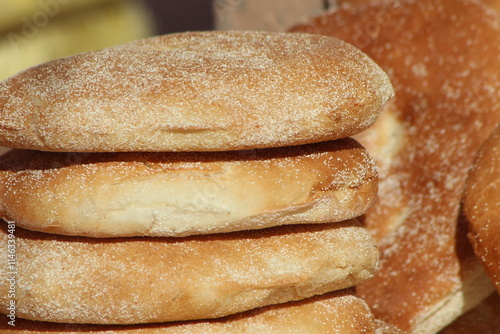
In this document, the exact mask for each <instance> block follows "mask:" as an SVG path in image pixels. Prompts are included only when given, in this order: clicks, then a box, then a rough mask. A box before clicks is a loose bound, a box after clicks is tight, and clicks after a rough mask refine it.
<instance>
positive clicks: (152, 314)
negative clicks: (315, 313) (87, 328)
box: [0, 220, 378, 324]
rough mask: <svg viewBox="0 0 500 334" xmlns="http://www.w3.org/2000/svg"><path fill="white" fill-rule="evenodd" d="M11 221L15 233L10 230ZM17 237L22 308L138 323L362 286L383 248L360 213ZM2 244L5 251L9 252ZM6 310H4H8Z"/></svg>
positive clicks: (47, 317) (1, 298)
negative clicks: (128, 232) (273, 222)
mask: <svg viewBox="0 0 500 334" xmlns="http://www.w3.org/2000/svg"><path fill="white" fill-rule="evenodd" d="M11 231H12V233H11ZM10 234H14V236H15V239H16V246H17V253H16V266H17V269H18V271H17V280H16V294H15V297H14V298H9V297H8V295H9V293H8V289H9V282H8V281H7V280H3V281H2V282H1V283H0V302H2V303H7V304H8V303H9V300H10V299H12V300H14V301H15V303H16V305H17V308H16V316H18V317H20V318H25V319H31V320H43V321H53V322H63V323H94V324H139V323H154V322H164V321H183V320H196V319H207V318H217V317H222V316H226V315H230V314H235V313H239V312H243V311H246V310H250V309H254V308H257V307H261V306H266V305H272V304H279V303H284V302H288V301H292V300H300V299H304V298H309V297H312V296H314V295H319V294H324V293H327V292H330V291H335V290H341V289H345V288H348V287H352V286H355V285H357V284H359V283H360V282H362V281H365V280H366V279H368V278H370V277H371V276H373V273H374V271H375V270H376V268H377V263H378V252H377V248H376V246H375V243H374V242H373V239H372V238H371V236H370V235H369V233H368V232H367V231H366V229H365V228H363V227H362V226H361V225H360V224H359V222H358V221H355V220H349V221H345V222H340V223H333V224H316V225H313V224H307V225H293V226H280V227H273V228H268V229H261V230H253V231H241V232H234V233H223V234H210V235H204V236H197V237H187V238H149V237H137V238H112V239H95V238H84V237H69V236H60V235H53V234H48V233H40V232H32V231H27V230H23V229H22V228H20V227H13V226H10V225H8V224H4V223H2V225H1V231H0V235H1V239H0V243H1V244H3V245H6V244H7V240H8V238H9V235H10ZM2 254H4V255H1V254H0V259H1V260H2V261H7V252H3V253H2ZM4 312H5V311H4Z"/></svg>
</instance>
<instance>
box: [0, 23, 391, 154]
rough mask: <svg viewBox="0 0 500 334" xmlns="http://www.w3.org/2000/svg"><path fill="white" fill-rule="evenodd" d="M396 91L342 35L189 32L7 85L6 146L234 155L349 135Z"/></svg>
mask: <svg viewBox="0 0 500 334" xmlns="http://www.w3.org/2000/svg"><path fill="white" fill-rule="evenodd" d="M392 94H393V90H392V86H391V84H390V82H389V80H388V77H387V75H386V74H385V73H384V72H383V71H382V70H381V69H380V68H379V67H378V66H377V65H376V64H375V63H374V62H373V61H372V60H371V59H370V58H368V57H367V56H366V55H364V54H363V53H361V52H360V51H359V50H357V49H356V48H354V47H352V46H351V45H349V44H347V43H344V42H342V41H340V40H337V39H334V38H330V37H324V36H315V35H309V34H292V33H267V32H241V31H240V32H236V31H234V32H221V31H209V32H191V33H179V34H171V35H165V36H160V37H155V38H150V39H146V40H140V41H137V42H132V43H129V44H126V45H123V46H120V47H116V48H111V49H106V50H102V51H96V52H89V53H84V54H79V55H76V56H72V57H68V58H63V59H59V60H55V61H52V62H48V63H44V64H41V65H39V66H36V67H33V68H31V69H28V70H26V71H24V72H21V73H19V74H18V75H16V76H14V77H11V78H9V79H7V80H6V81H4V82H2V83H0V146H2V145H3V146H7V147H14V148H24V149H37V150H47V151H65V152H83V151H85V152H104V151H106V152H117V151H225V150H235V149H248V148H252V149H253V148H264V147H275V146H288V145H298V144H305V143H313V142H320V141H326V140H332V139H338V138H343V137H347V136H349V135H352V134H355V133H357V132H360V131H362V130H363V129H365V128H367V127H368V126H370V125H371V124H372V123H373V122H374V120H375V119H376V117H377V116H378V114H379V112H380V111H381V108H382V106H383V105H384V104H385V102H386V101H387V99H388V98H390V97H391V96H392Z"/></svg>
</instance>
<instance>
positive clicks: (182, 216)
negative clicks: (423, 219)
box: [0, 138, 378, 237]
mask: <svg viewBox="0 0 500 334" xmlns="http://www.w3.org/2000/svg"><path fill="white" fill-rule="evenodd" d="M377 185H378V183H377V174H376V169H375V166H374V163H373V161H372V159H371V158H370V157H369V155H368V154H367V152H366V150H365V149H364V148H363V147H362V146H361V145H359V144H358V143H357V142H356V141H355V140H354V139H349V138H348V139H342V140H337V141H332V142H325V143H319V144H311V145H301V146H293V147H286V148H276V149H262V150H246V151H235V152H207V153H179V152H175V153H172V152H170V153H116V154H104V153H101V154H96V153H93V154H80V153H69V154H65V153H49V152H40V151H28V150H12V151H10V152H9V153H7V154H6V155H4V156H2V157H1V158H0V217H5V218H6V219H9V220H12V221H15V222H16V224H18V225H19V226H22V227H24V228H27V229H30V230H37V231H43V232H48V233H57V234H66V235H82V236H91V237H118V236H145V235H147V236H186V235H193V234H207V233H216V232H228V231H236V230H244V229H258V228H263V227H269V226H276V225H283V224H300V223H329V222H334V221H342V220H346V219H350V218H354V217H358V216H360V215H361V214H363V213H364V212H365V211H366V210H367V209H368V208H369V207H370V206H371V205H372V204H373V202H374V201H375V198H376V196H377Z"/></svg>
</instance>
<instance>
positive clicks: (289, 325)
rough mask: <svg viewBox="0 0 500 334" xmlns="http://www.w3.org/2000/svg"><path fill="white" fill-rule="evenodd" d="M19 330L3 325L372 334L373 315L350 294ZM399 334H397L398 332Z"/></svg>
mask: <svg viewBox="0 0 500 334" xmlns="http://www.w3.org/2000/svg"><path fill="white" fill-rule="evenodd" d="M15 328H16V329H15V330H12V329H11V326H8V325H6V324H5V322H2V323H0V329H2V330H3V331H2V333H5V334H9V333H11V332H12V333H16V334H28V333H33V332H36V333H38V334H48V333H54V332H57V333H67V334H70V333H72V334H76V333H81V332H85V333H94V334H98V333H103V334H104V333H107V334H111V333H130V334H146V333H151V334H160V333H161V334H168V333H176V334H190V333H192V334H195V333H197V334H216V333H219V334H221V333H248V334H276V333H283V334H285V333H298V332H300V333H311V334H312V333H317V334H330V333H331V334H339V333H342V334H359V333H372V332H373V328H374V321H373V315H372V314H371V311H370V309H369V308H368V306H367V305H366V303H365V302H364V301H363V300H362V299H360V298H359V297H356V296H355V295H354V294H353V293H352V292H351V291H350V290H341V291H335V292H331V293H328V294H325V295H321V296H316V297H313V298H308V299H305V300H300V301H296V302H289V303H285V304H279V305H271V306H266V307H262V308H259V309H255V310H251V311H247V312H244V313H240V314H235V315H232V316H227V317H224V318H220V319H213V320H198V321H191V322H173V323H159V324H151V325H129V326H112V325H80V324H57V323H47V322H36V321H29V320H24V319H16V327H15ZM377 333H378V332H377ZM382 333H389V332H381V334H382ZM395 333H396V332H395ZM398 334H399V333H398Z"/></svg>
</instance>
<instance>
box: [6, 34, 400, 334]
mask: <svg viewBox="0 0 500 334" xmlns="http://www.w3.org/2000/svg"><path fill="white" fill-rule="evenodd" d="M392 94H393V90H392V86H391V84H390V82H389V79H388V77H387V75H386V74H385V73H384V72H383V71H382V70H381V69H380V68H379V67H378V66H377V65H376V64H375V63H374V62H373V61H372V60H371V59H370V58H368V57H367V56H366V55H364V54H363V53H362V52H360V51H359V50H357V49H356V48H354V47H352V46H350V45H349V44H347V43H344V42H341V41H339V40H337V39H334V38H331V37H326V36H319V35H311V34H301V33H294V34H292V33H264V32H193V33H180V34H172V35H166V36H160V37H155V38H150V39H146V40H140V41H137V42H132V43H129V44H126V45H123V46H119V47H115V48H111V49H106V50H101V51H95V52H88V53H84V54H79V55H76V56H72V57H68V58H63V59H59V60H55V61H52V62H48V63H44V64H41V65H38V66H36V67H33V68H30V69H28V70H26V71H24V72H21V73H19V74H18V75H16V76H14V77H11V78H9V79H7V80H6V81H4V82H2V83H1V84H0V131H1V133H0V145H5V146H8V147H12V148H15V149H13V150H11V151H10V152H8V153H7V154H5V155H4V156H2V158H1V160H0V214H1V217H3V219H4V220H5V224H3V225H2V229H1V231H2V236H1V240H2V241H1V245H2V251H1V252H0V254H1V255H0V256H1V261H2V263H8V264H9V267H8V268H7V269H6V270H4V271H3V273H4V274H5V275H6V276H7V277H6V279H2V281H1V283H0V301H1V303H2V305H8V306H9V307H8V308H2V312H6V318H4V319H6V320H5V321H2V326H3V327H2V328H3V332H5V333H8V332H9V331H8V330H11V331H13V332H14V331H17V332H19V331H23V330H26V331H31V332H30V333H32V332H33V331H38V332H40V333H43V332H54V331H58V332H71V331H75V332H77V331H81V330H88V331H94V332H106V331H119V330H123V331H128V332H138V333H144V332H162V333H164V332H165V333H177V332H182V333H188V332H196V333H211V332H238V333H240V332H245V333H246V332H249V333H250V332H252V333H266V332H268V333H280V332H289V331H295V332H301V333H316V332H317V333H330V332H331V333H361V332H363V333H365V332H366V333H370V332H373V331H374V330H375V329H374V328H375V326H376V324H375V321H374V319H373V315H372V314H371V311H370V310H369V308H368V307H367V306H366V304H365V303H364V301H362V300H361V299H360V298H358V297H356V296H355V295H353V293H352V291H350V290H349V288H350V287H353V286H356V285H359V284H361V283H362V282H364V281H366V280H367V279H369V278H370V277H372V276H373V274H374V273H375V271H376V269H377V263H378V251H377V248H376V246H375V244H374V241H373V239H372V237H371V236H370V234H369V233H368V231H367V230H366V229H365V228H364V227H362V226H361V225H360V224H359V222H358V221H357V220H356V217H358V216H360V215H362V214H363V213H365V212H366V211H367V210H368V208H369V207H370V206H371V205H372V204H373V203H374V201H375V199H376V194H377V183H378V182H377V173H376V169H375V167H374V162H373V161H372V159H371V158H370V156H369V155H368V154H367V152H366V151H365V149H364V148H363V147H362V146H361V145H360V144H358V143H357V142H356V141H355V140H353V139H350V138H348V137H349V136H352V135H354V134H356V133H359V132H360V131H362V130H364V129H366V128H367V127H369V126H370V125H371V124H372V123H373V122H374V121H375V119H376V118H377V116H378V115H379V113H380V111H381V110H382V108H383V106H384V104H385V103H386V102H387V100H388V99H389V98H390V97H391V96H392ZM11 244H13V245H15V247H10V245H11ZM9 249H12V250H13V251H12V252H11V254H10V255H9V251H8V250H9ZM242 312H244V313H242ZM245 312H246V313H245ZM19 318H22V319H27V320H20V319H19ZM9 319H10V320H9ZM207 319H211V320H207ZM9 322H12V323H9ZM13 324H15V325H16V327H13V326H12V325H13ZM116 325H120V326H118V327H117V326H116ZM122 325H129V326H122ZM387 328H388V327H387Z"/></svg>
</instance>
